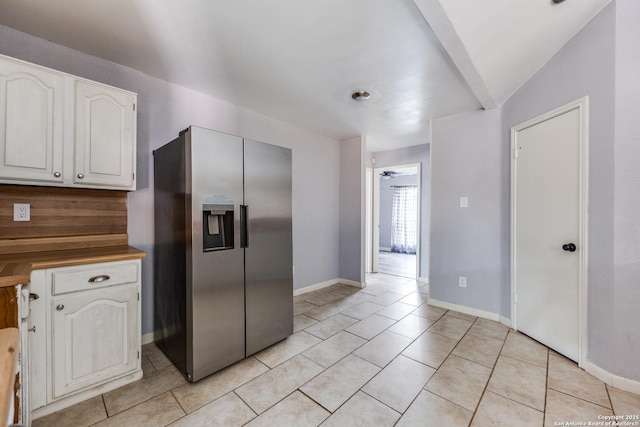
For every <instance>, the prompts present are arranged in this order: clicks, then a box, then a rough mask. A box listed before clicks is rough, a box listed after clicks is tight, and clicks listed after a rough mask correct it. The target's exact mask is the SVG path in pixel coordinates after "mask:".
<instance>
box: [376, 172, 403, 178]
mask: <svg viewBox="0 0 640 427" xmlns="http://www.w3.org/2000/svg"><path fill="white" fill-rule="evenodd" d="M396 175H402V174H401V173H399V172H395V171H383V172H380V178H382V179H391V178H395V176H396Z"/></svg>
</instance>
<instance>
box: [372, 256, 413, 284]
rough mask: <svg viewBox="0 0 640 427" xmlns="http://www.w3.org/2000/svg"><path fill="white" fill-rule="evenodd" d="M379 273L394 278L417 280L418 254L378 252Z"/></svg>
mask: <svg viewBox="0 0 640 427" xmlns="http://www.w3.org/2000/svg"><path fill="white" fill-rule="evenodd" d="M378 272H380V273H383V274H390V275H393V276H401V277H406V278H408V279H415V278H416V254H400V253H396V252H386V251H379V252H378Z"/></svg>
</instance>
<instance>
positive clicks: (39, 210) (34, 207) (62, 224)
mask: <svg viewBox="0 0 640 427" xmlns="http://www.w3.org/2000/svg"><path fill="white" fill-rule="evenodd" d="M14 203H29V204H30V205H31V221H28V222H27V221H24V222H14V221H13V204H14ZM126 232H127V192H126V191H114V190H91V189H78V188H60V187H34V186H24V185H0V239H26V238H33V237H58V236H86V235H97V234H126Z"/></svg>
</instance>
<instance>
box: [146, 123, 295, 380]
mask: <svg viewBox="0 0 640 427" xmlns="http://www.w3.org/2000/svg"><path fill="white" fill-rule="evenodd" d="M153 154H154V180H155V184H154V187H155V191H154V196H155V248H154V278H153V280H154V309H155V310H154V326H155V333H156V337H155V338H156V344H157V345H158V347H159V348H160V349H162V351H163V352H164V353H165V354H166V355H167V356H168V357H169V359H170V360H171V361H172V362H173V363H174V364H175V365H176V367H177V368H178V369H179V370H180V371H182V373H183V374H184V375H185V377H186V378H187V379H188V380H189V381H197V380H199V379H201V378H203V377H205V376H207V375H209V374H211V373H213V372H216V371H218V370H220V369H222V368H224V367H226V366H229V365H231V364H233V363H234V362H237V361H239V360H241V359H243V358H245V357H247V356H249V355H251V354H254V353H256V352H258V351H260V350H262V349H264V348H266V347H268V346H270V345H272V344H274V343H276V342H278V341H280V340H282V339H284V338H286V337H287V336H289V335H291V334H292V333H293V268H292V235H291V150H289V149H287V148H282V147H277V146H274V145H270V144H265V143H262V142H257V141H252V140H248V139H243V138H241V137H238V136H233V135H227V134H224V133H220V132H215V131H211V130H208V129H203V128H199V127H195V126H191V127H189V128H188V129H186V130H185V131H183V132H181V133H180V136H179V137H178V138H176V139H175V140H173V141H171V142H170V143H168V144H166V145H164V146H163V147H161V148H159V149H157V150H155V151H154V153H153Z"/></svg>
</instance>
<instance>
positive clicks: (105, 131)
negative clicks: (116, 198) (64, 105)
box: [73, 81, 136, 188]
mask: <svg viewBox="0 0 640 427" xmlns="http://www.w3.org/2000/svg"><path fill="white" fill-rule="evenodd" d="M134 103H135V96H133V95H132V94H130V93H127V92H122V91H120V90H114V89H112V88H110V87H107V86H102V85H96V84H91V83H88V82H86V81H77V82H76V120H75V121H76V129H75V153H74V156H75V162H74V164H75V170H74V171H75V172H74V177H73V181H74V182H75V183H76V184H78V185H83V184H91V185H118V186H122V187H127V188H129V187H131V186H132V185H133V173H134V170H133V166H134V160H133V159H134V158H135V156H134V154H135V153H134V144H133V141H134V135H133V133H134V130H135V120H136V116H135V111H134Z"/></svg>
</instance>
